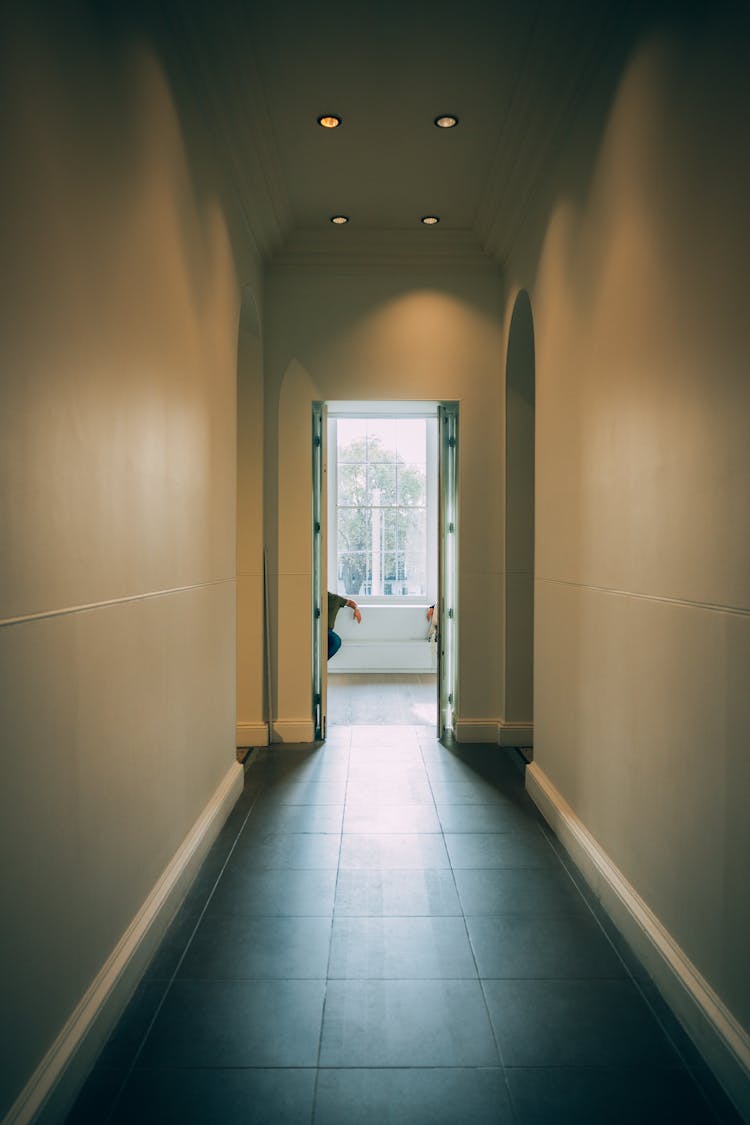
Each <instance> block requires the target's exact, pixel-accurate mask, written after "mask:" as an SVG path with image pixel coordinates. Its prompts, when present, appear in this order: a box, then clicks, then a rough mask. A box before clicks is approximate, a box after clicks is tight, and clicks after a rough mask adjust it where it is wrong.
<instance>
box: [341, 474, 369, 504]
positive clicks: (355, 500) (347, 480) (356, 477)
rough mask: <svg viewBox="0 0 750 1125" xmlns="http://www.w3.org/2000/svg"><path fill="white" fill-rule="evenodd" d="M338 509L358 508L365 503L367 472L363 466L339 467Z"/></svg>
mask: <svg viewBox="0 0 750 1125" xmlns="http://www.w3.org/2000/svg"><path fill="white" fill-rule="evenodd" d="M338 492H339V495H338V503H339V506H340V507H345V508H347V507H360V506H361V505H362V504H365V503H366V502H367V470H366V468H365V466H364V465H339V471H338Z"/></svg>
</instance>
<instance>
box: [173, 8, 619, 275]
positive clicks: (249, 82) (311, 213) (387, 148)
mask: <svg viewBox="0 0 750 1125" xmlns="http://www.w3.org/2000/svg"><path fill="white" fill-rule="evenodd" d="M629 7H630V6H629V5H628V4H627V3H626V0H616V2H611V3H604V4H603V3H601V0H575V2H562V0H557V2H552V0H507V2H505V3H503V2H501V0H494V2H489V0H464V2H463V3H462V4H460V5H458V4H455V3H453V4H448V3H445V2H443V0H436V2H434V3H426V2H424V0H412V2H409V0H402V3H400V4H399V3H396V2H395V0H380V2H379V3H377V4H375V3H361V2H350V3H344V2H343V0H329V2H328V3H327V4H326V5H325V6H317V5H313V4H311V3H301V2H299V0H297V2H295V0H273V2H270V3H265V4H259V3H252V2H251V0H221V2H216V0H214V2H213V3H210V2H209V0H205V2H200V0H198V2H193V3H190V4H189V3H183V4H176V5H175V6H174V8H173V10H172V13H171V15H170V30H171V34H172V46H173V47H174V46H175V45H176V47H177V49H178V51H179V53H180V56H181V60H182V66H183V69H184V70H185V71H186V73H187V76H188V80H189V83H190V86H191V88H192V90H193V92H194V93H195V95H196V97H197V99H198V101H199V103H200V106H201V111H202V112H203V113H204V115H205V117H206V119H207V121H208V124H209V127H210V129H211V132H212V134H213V135H214V136H215V137H216V139H217V143H218V144H219V145H220V147H221V149H222V152H223V156H224V159H225V161H226V164H227V166H228V167H229V169H230V176H231V180H232V183H233V186H234V190H235V192H236V195H237V199H238V201H239V205H240V208H241V211H242V213H243V214H244V216H245V221H246V223H247V226H248V229H249V231H250V233H251V234H252V237H253V238H254V240H255V242H256V244H257V245H258V247H259V249H260V251H261V254H262V255H263V257H264V258H265V259H266V260H268V259H271V258H274V259H275V258H279V257H282V258H283V256H284V255H285V254H286V255H289V254H290V253H294V252H295V249H296V251H297V252H300V248H306V251H307V252H309V253H313V254H320V253H324V254H326V253H327V254H331V253H333V254H334V255H335V254H336V253H338V252H339V251H340V250H341V248H342V247H343V246H344V245H353V244H356V245H358V246H360V247H361V246H362V245H369V246H371V247H372V248H373V250H376V249H377V247H379V246H381V247H382V246H385V245H392V244H394V243H395V242H396V241H399V240H401V241H403V242H405V243H406V244H408V245H409V246H410V247H411V248H412V249H413V251H414V252H419V249H420V248H426V247H427V246H428V245H429V246H431V247H435V246H438V245H439V246H441V247H444V248H447V251H448V252H449V253H451V254H457V253H462V252H463V253H468V252H476V253H478V254H481V255H483V256H485V257H486V258H488V259H489V260H490V261H493V262H497V261H499V262H502V261H503V260H504V259H505V257H506V255H507V253H508V251H509V249H510V247H511V245H512V243H513V238H514V233H515V231H516V230H517V228H518V224H519V223H520V221H521V220H522V217H523V214H524V211H525V208H526V207H527V205H528V202H529V200H530V199H531V198H532V197H533V194H534V192H535V190H536V188H537V187H538V184H539V183H540V181H541V178H542V177H543V176H544V175H545V171H546V169H547V168H548V167H549V164H550V162H551V161H552V160H553V159H554V157H555V155H556V153H557V151H558V148H559V145H560V143H561V142H562V141H563V140H564V138H565V134H566V129H567V127H568V123H569V121H570V117H571V114H572V113H573V112H574V110H575V109H576V107H577V106H578V104H579V102H580V100H581V99H582V98H585V97H586V94H587V91H588V90H589V89H590V88H591V83H592V82H593V80H594V79H595V77H596V75H597V73H598V70H599V69H600V68H601V66H602V65H603V60H604V59H605V58H606V57H607V54H608V51H607V48H608V45H609V44H610V43H611V42H612V41H613V37H615V38H616V37H617V36H619V35H621V32H622V28H623V26H624V23H625V20H626V14H627V12H628V10H629ZM322 113H336V114H339V115H340V116H341V117H342V119H343V124H342V125H341V127H340V128H338V129H335V130H325V129H322V128H321V127H320V126H319V125H318V124H317V122H316V118H317V117H318V115H320V114H322ZM440 113H453V114H455V115H457V116H458V117H459V119H460V124H459V125H458V127H457V128H455V129H450V130H443V129H438V128H437V127H436V126H435V125H434V118H435V117H436V116H437V115H438V114H440ZM338 213H343V214H345V215H348V216H349V217H350V223H349V224H348V226H346V227H341V228H336V227H332V226H331V224H330V221H329V220H330V217H331V216H332V215H334V214H338ZM425 214H435V215H438V216H439V217H440V225H439V227H433V228H429V229H428V228H425V227H424V226H422V225H421V224H420V218H421V216H423V215H425ZM344 239H346V243H344ZM430 240H431V241H430Z"/></svg>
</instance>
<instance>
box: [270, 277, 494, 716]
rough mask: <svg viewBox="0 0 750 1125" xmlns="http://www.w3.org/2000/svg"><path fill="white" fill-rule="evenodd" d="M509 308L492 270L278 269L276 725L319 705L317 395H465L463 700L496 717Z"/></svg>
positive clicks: (468, 711)
mask: <svg viewBox="0 0 750 1125" xmlns="http://www.w3.org/2000/svg"><path fill="white" fill-rule="evenodd" d="M501 310H502V287H501V279H500V276H499V274H498V273H496V272H495V271H491V270H487V271H486V272H484V273H478V274H475V275H474V276H473V277H472V276H463V275H461V274H460V273H456V274H455V275H453V276H451V274H450V273H449V272H448V271H443V272H442V273H436V274H433V275H425V274H417V273H415V272H414V271H413V270H409V268H408V267H404V268H403V269H401V270H399V269H398V266H397V265H394V268H393V269H392V270H391V271H387V270H386V269H384V268H382V267H381V268H380V269H378V268H374V269H373V270H372V271H371V272H369V273H368V268H367V262H366V261H363V262H362V263H360V265H359V266H358V268H357V269H355V270H352V271H351V272H349V273H345V272H338V273H337V272H335V271H333V270H331V271H325V270H318V271H311V270H309V269H307V270H298V271H296V272H295V271H293V270H291V269H289V270H281V269H279V270H276V271H275V272H272V273H271V274H270V276H269V278H268V281H267V287H266V322H265V341H266V348H265V355H266V436H267V441H268V443H269V447H268V451H267V459H266V473H267V475H268V493H267V512H266V521H267V523H266V527H267V542H268V545H269V551H270V556H271V559H272V569H273V572H274V578H275V577H276V576H277V575H278V588H277V596H276V597H275V598H274V602H275V604H277V606H278V628H276V629H275V632H274V638H273V645H272V649H273V666H274V698H275V715H276V718H277V720H278V721H279V722H280V723H282V724H284V723H292V722H294V723H297V722H298V721H300V722H302V721H305V722H308V723H309V721H310V713H311V651H310V648H311V646H310V614H311V559H312V555H311V538H312V535H311V489H312V482H311V403H312V401H313V400H314V399H316V398H318V399H321V400H336V399H358V398H362V399H404V400H409V399H425V400H436V399H450V400H454V399H455V400H458V401H459V402H460V522H459V529H460V569H459V651H460V665H459V693H460V698H459V712H460V716H461V717H462V718H465V719H470V720H483V721H486V722H489V723H490V725H491V724H492V723H494V724H497V721H498V719H499V717H500V716H501V715H502V648H503V646H502V597H501V593H500V590H501V576H502V568H503V555H502V535H501V529H502V511H503V493H502V480H503V449H504V440H503V433H502V430H501V423H500V419H501V417H502V411H501V403H502V399H503V393H504V392H503V361H502V340H501V323H500V321H501ZM271 443H273V444H271ZM275 593H276V591H275ZM294 729H296V728H294ZM282 733H283V731H282Z"/></svg>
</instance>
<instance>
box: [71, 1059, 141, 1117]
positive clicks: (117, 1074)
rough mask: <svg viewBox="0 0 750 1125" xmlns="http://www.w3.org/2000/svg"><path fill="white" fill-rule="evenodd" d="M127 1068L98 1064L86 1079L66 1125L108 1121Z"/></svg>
mask: <svg viewBox="0 0 750 1125" xmlns="http://www.w3.org/2000/svg"><path fill="white" fill-rule="evenodd" d="M127 1073H128V1071H127V1068H117V1067H109V1066H99V1064H97V1065H96V1066H95V1067H94V1069H93V1070H92V1071H91V1074H90V1075H89V1076H88V1078H87V1079H86V1081H85V1083H84V1085H83V1088H82V1089H81V1091H80V1093H79V1095H78V1097H77V1098H76V1101H75V1105H74V1106H73V1108H72V1109H71V1111H70V1113H69V1114H68V1116H67V1117H66V1118H65V1125H98V1123H99V1122H102V1121H107V1120H108V1116H107V1115H108V1114H109V1112H110V1109H111V1108H112V1106H113V1105H114V1103H115V1099H116V1098H117V1094H118V1092H119V1090H120V1088H121V1086H122V1084H123V1082H124V1081H125V1078H126V1077H127Z"/></svg>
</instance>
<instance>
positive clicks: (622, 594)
mask: <svg viewBox="0 0 750 1125" xmlns="http://www.w3.org/2000/svg"><path fill="white" fill-rule="evenodd" d="M536 581H537V582H539V583H545V584H546V585H548V586H569V587H571V588H572V589H574V590H592V591H594V593H597V594H611V595H612V596H613V597H617V598H637V599H638V600H640V601H646V602H663V603H664V604H666V605H679V606H684V607H685V608H687V609H707V610H710V611H711V612H713V613H732V614H736V615H737V616H739V617H750V608H745V607H743V606H737V605H725V604H723V603H722V602H701V601H692V600H691V599H689V598H670V597H667V596H666V595H663V594H641V593H637V592H636V591H635V590H618V589H616V588H615V587H611V586H592V585H591V584H589V583H587V582H570V581H569V580H568V579H566V578H544V577H542V576H540V575H537V576H536Z"/></svg>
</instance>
